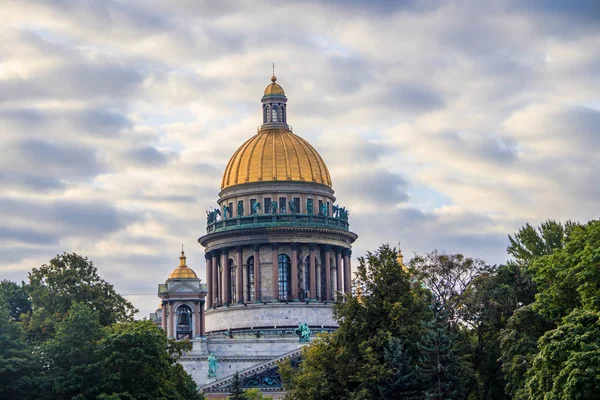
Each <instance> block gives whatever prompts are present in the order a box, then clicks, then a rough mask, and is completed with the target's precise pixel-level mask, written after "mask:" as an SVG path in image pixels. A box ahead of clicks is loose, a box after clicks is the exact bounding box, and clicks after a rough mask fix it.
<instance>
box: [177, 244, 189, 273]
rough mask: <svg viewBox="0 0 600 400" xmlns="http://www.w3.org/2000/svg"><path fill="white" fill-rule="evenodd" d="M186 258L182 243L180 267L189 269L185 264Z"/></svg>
mask: <svg viewBox="0 0 600 400" xmlns="http://www.w3.org/2000/svg"><path fill="white" fill-rule="evenodd" d="M186 258H187V257H186V256H185V253H184V252H183V243H181V256H180V257H179V266H180V267H187V265H186V264H185V260H186Z"/></svg>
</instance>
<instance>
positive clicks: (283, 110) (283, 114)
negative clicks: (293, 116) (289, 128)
mask: <svg viewBox="0 0 600 400" xmlns="http://www.w3.org/2000/svg"><path fill="white" fill-rule="evenodd" d="M285 110H286V108H285V106H281V122H285V121H286V120H287V116H286V115H285Z"/></svg>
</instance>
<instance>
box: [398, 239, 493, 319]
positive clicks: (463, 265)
mask: <svg viewBox="0 0 600 400" xmlns="http://www.w3.org/2000/svg"><path fill="white" fill-rule="evenodd" d="M409 265H410V271H411V273H412V274H413V276H414V277H415V278H416V279H417V280H418V281H419V282H421V283H423V284H424V285H425V286H426V287H427V289H429V290H430V291H431V293H432V294H433V296H434V298H435V301H436V302H437V303H439V304H440V306H441V307H442V309H443V310H444V311H445V312H446V313H447V314H448V318H449V319H450V321H451V322H453V323H457V322H458V321H459V320H460V319H461V318H464V316H463V315H461V314H462V309H463V299H464V296H463V294H464V292H465V291H466V290H467V289H468V288H469V286H470V285H471V282H472V281H473V279H475V278H476V277H478V276H480V275H481V274H484V273H486V272H488V271H489V269H490V267H489V266H487V265H486V263H485V262H484V261H483V260H480V259H477V258H471V257H465V256H463V255H462V254H446V253H444V252H438V251H437V250H434V251H433V252H431V253H428V254H425V255H424V256H421V255H415V257H414V258H413V259H412V260H410V263H409Z"/></svg>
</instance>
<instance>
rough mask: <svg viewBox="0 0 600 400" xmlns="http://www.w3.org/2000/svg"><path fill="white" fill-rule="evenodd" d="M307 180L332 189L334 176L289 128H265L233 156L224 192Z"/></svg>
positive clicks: (307, 144)
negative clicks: (235, 187) (251, 185)
mask: <svg viewBox="0 0 600 400" xmlns="http://www.w3.org/2000/svg"><path fill="white" fill-rule="evenodd" d="M269 181H303V182H315V183H321V184H324V185H327V186H331V176H329V171H328V170H327V166H326V165H325V162H324V161H323V159H322V158H321V156H320V155H319V153H317V151H316V150H315V149H314V148H313V147H312V146H311V145H310V144H309V143H308V142H307V141H306V140H304V139H302V138H301V137H299V136H297V135H294V134H293V133H292V132H291V131H290V130H287V129H263V130H261V131H260V132H258V133H257V134H256V135H254V136H253V137H251V138H250V139H248V140H247V141H246V142H245V143H244V144H243V145H241V146H240V148H239V149H237V151H236V152H235V153H234V154H233V156H232V157H231V159H230V160H229V163H228V164H227V168H225V173H224V174H223V180H222V181H221V189H225V188H226V187H229V186H233V185H237V184H241V183H250V182H269Z"/></svg>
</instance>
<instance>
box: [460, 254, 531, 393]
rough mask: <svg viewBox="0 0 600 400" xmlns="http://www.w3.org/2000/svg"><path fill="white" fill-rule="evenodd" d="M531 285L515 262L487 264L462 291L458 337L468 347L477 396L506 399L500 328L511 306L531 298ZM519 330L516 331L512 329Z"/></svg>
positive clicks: (512, 310) (525, 302)
mask: <svg viewBox="0 0 600 400" xmlns="http://www.w3.org/2000/svg"><path fill="white" fill-rule="evenodd" d="M534 295H535V285H534V284H533V282H532V280H531V278H530V277H529V275H527V274H526V273H524V269H523V268H522V267H521V266H520V265H519V264H517V263H514V262H509V263H508V264H505V265H500V266H498V267H493V268H490V270H489V271H488V272H487V273H484V274H482V275H479V276H477V277H476V278H475V279H473V281H472V282H471V284H470V285H469V287H468V288H467V290H466V291H465V292H464V294H463V300H462V310H461V315H462V321H463V323H464V326H463V329H461V330H460V336H459V338H460V340H462V341H463V344H464V346H465V347H467V348H470V352H471V358H470V359H471V362H472V365H473V369H474V372H475V374H476V382H477V384H476V385H475V387H474V388H473V391H474V394H476V396H477V397H478V398H481V399H489V400H492V399H497V400H503V399H507V398H508V397H507V395H506V394H505V386H506V380H505V378H504V373H503V371H502V363H501V362H500V361H499V359H500V357H501V351H500V341H501V336H500V332H501V331H502V330H503V329H505V328H506V326H507V323H508V321H509V318H510V317H511V316H512V315H513V313H514V312H515V310H517V309H518V308H520V307H522V306H523V305H525V304H529V303H531V302H533V300H534ZM515 333H517V334H518V333H519V332H515Z"/></svg>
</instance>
